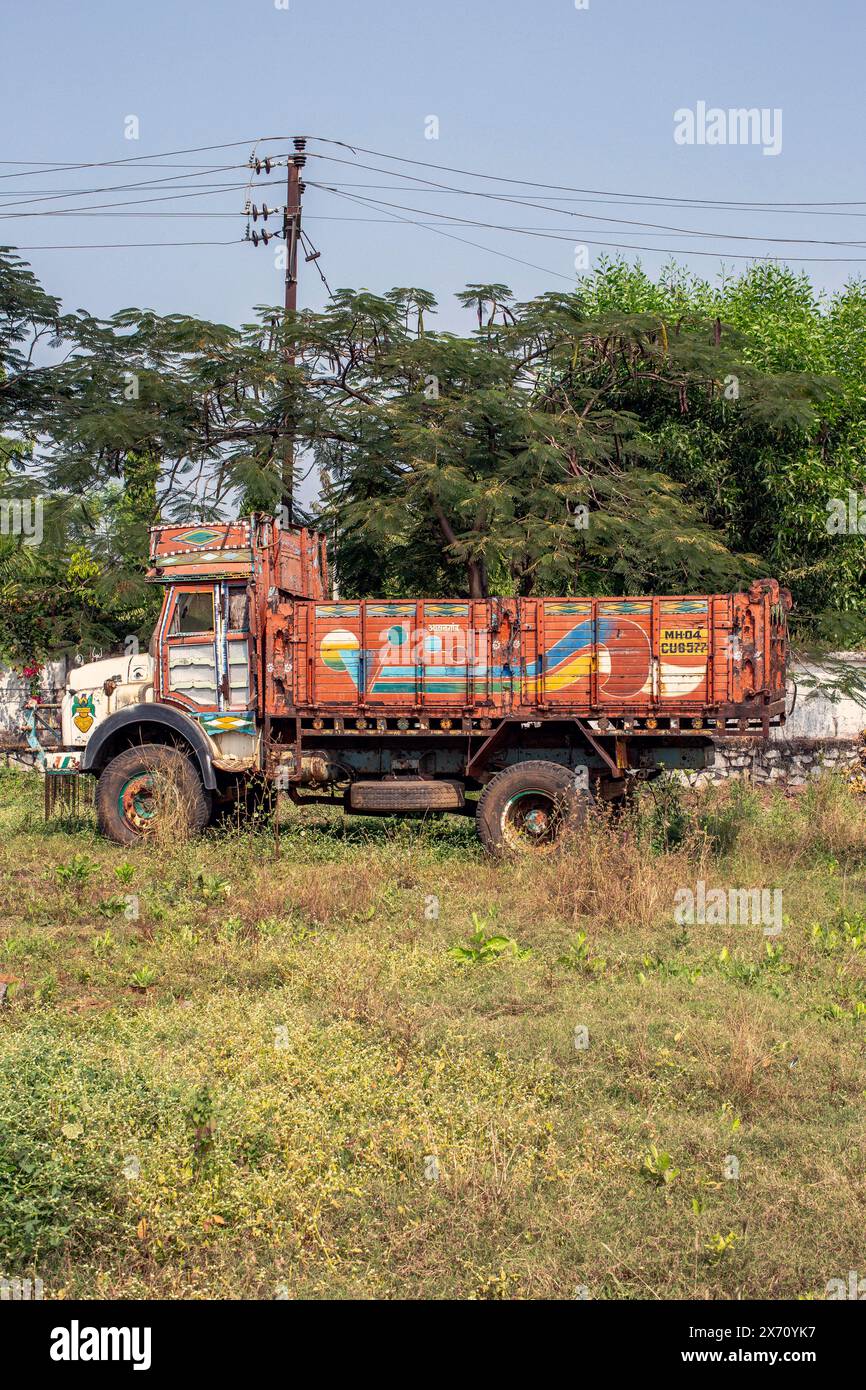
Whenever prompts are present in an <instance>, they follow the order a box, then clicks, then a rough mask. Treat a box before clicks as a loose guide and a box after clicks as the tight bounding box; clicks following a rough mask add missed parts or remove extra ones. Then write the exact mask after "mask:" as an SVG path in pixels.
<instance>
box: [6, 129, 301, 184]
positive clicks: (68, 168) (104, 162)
mask: <svg viewBox="0 0 866 1390" xmlns="http://www.w3.org/2000/svg"><path fill="white" fill-rule="evenodd" d="M288 139H289V136H288V135H259V136H257V137H256V138H255V139H254V140H229V141H228V142H227V143H225V144H222V145H196V146H190V148H189V149H185V150H163V151H161V152H160V153H159V154H136V155H130V156H129V157H128V158H127V159H96V160H85V161H83V162H82V163H78V164H75V163H70V162H68V161H63V160H59V161H58V160H55V161H53V162H52V161H51V160H46V159H28V160H18V159H0V164H25V163H26V164H29V165H36V166H45V165H52V167H51V168H45V167H36V168H34V169H33V171H32V172H33V173H34V174H45V173H48V174H55V173H56V174H64V173H70V172H72V171H73V170H75V169H114V168H117V167H119V166H120V165H123V164H138V163H141V162H142V161H144V160H147V159H171V158H172V157H173V156H174V155H178V154H208V153H210V151H211V150H234V149H238V148H239V147H240V146H242V145H246V146H249V145H252V146H253V147H254V148H255V146H256V145H262V144H266V143H269V142H270V141H272V140H288ZM21 177H22V175H21V174H18V173H16V174H0V178H4V179H14V178H21ZM23 177H26V174H25V175H23Z"/></svg>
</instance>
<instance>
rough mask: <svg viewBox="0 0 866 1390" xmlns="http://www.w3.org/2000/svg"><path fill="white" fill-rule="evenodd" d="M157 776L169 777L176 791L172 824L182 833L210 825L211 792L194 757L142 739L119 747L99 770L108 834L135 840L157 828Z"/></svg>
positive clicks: (101, 817)
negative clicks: (115, 753)
mask: <svg viewBox="0 0 866 1390" xmlns="http://www.w3.org/2000/svg"><path fill="white" fill-rule="evenodd" d="M158 778H164V779H165V782H166V784H167V785H170V786H171V787H172V789H173V791H174V793H175V794H174V795H173V796H172V802H171V811H170V815H171V824H172V828H173V829H174V828H175V827H176V829H177V831H178V834H179V835H180V836H182V835H184V834H185V835H197V834H199V832H200V831H202V830H203V829H204V828H205V826H206V825H207V823H208V820H209V818H210V811H211V796H210V792H208V791H205V789H204V787H203V786H202V783H201V778H200V777H199V775H198V772H197V771H196V769H195V767H194V766H193V764H192V763H191V762H190V760H189V758H187V757H185V756H184V754H183V753H181V752H180V750H179V749H177V748H169V747H166V746H165V745H164V744H159V743H143V744H141V745H138V746H136V747H135V748H125V749H124V750H123V752H122V753H118V755H117V757H116V758H112V760H111V762H110V763H108V764H107V766H106V767H105V768H103V770H102V773H101V774H100V777H99V781H98V782H97V784H96V818H97V821H98V824H99V829H100V831H101V832H102V834H103V835H107V836H108V838H109V839H110V840H115V841H116V842H117V844H119V845H136V844H140V843H141V841H142V840H144V839H146V838H147V836H148V835H150V834H152V833H153V832H154V831H155V830H156V828H157V823H158V812H159V796H158V795H155V794H154V784H155V780H156V779H158Z"/></svg>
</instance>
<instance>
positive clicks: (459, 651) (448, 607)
mask: <svg viewBox="0 0 866 1390" xmlns="http://www.w3.org/2000/svg"><path fill="white" fill-rule="evenodd" d="M418 609H419V612H418V633H419V638H418V641H419V652H418V656H419V666H420V676H421V680H420V686H421V703H422V705H426V706H440V705H453V706H455V707H456V708H457V709H462V708H463V706H464V705H466V704H467V703H468V701H469V667H470V663H471V659H472V648H473V640H472V637H473V634H472V630H471V625H470V612H471V606H470V604H469V603H468V602H459V601H445V600H441V599H426V600H425V601H424V602H423V603H419V605H418Z"/></svg>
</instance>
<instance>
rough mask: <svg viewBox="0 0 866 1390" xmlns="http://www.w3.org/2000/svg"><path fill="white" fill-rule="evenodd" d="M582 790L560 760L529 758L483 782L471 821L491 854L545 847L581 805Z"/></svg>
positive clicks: (583, 799)
mask: <svg viewBox="0 0 866 1390" xmlns="http://www.w3.org/2000/svg"><path fill="white" fill-rule="evenodd" d="M587 801H588V793H587V792H586V791H583V790H581V789H580V788H579V786H578V782H577V779H576V777H575V774H574V772H573V771H572V770H571V769H569V768H567V767H562V766H561V764H560V763H549V762H542V761H541V760H538V761H535V760H530V761H528V762H525V763H517V764H516V765H515V766H514V767H507V768H505V770H504V771H503V772H498V773H497V774H496V776H495V777H494V778H493V779H492V780H491V781H490V782H488V783H487V786H486V787H485V788H484V791H483V792H482V793H481V797H480V798H479V801H478V810H477V812H476V816H475V825H476V829H477V830H478V835H479V837H480V839H481V843H482V844H483V846H484V848H485V849H486V850H488V851H489V852H490V853H491V854H502V853H504V852H508V851H509V850H511V851H520V850H530V849H531V850H543V849H547V848H549V847H550V846H551V845H552V844H553V843H554V841H555V840H556V839H557V838H558V836H559V835H560V834H561V832H562V830H563V829H564V828H565V826H566V825H568V824H573V823H574V822H575V820H577V819H578V818H579V817H580V814H581V812H582V811H583V810H585V807H586V804H587Z"/></svg>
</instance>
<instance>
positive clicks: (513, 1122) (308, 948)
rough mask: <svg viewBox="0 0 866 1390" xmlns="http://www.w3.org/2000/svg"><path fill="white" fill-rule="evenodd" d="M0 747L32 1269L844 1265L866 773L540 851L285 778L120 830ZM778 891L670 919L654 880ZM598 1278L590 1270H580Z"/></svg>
mask: <svg viewBox="0 0 866 1390" xmlns="http://www.w3.org/2000/svg"><path fill="white" fill-rule="evenodd" d="M40 795H41V789H40V787H39V784H38V782H37V781H36V779H35V778H31V777H28V776H27V775H17V776H16V775H14V774H9V773H7V774H3V775H0V981H2V982H4V983H6V984H7V986H8V989H7V991H6V996H5V1002H4V1003H3V1005H2V1007H0V1273H5V1274H7V1275H19V1276H26V1275H28V1274H29V1275H31V1276H32V1275H38V1276H39V1277H41V1278H42V1279H43V1281H44V1284H45V1296H46V1297H57V1296H66V1297H111V1298H115V1297H131V1298H143V1297H156V1298H169V1297H183V1298H212V1297H228V1298H275V1297H286V1296H288V1297H312V1298H357V1297H362V1298H368V1297H374V1298H382V1297H384V1298H403V1297H409V1298H424V1299H427V1298H443V1297H456V1298H460V1299H490V1298H506V1299H526V1298H528V1299H534V1298H547V1297H553V1298H565V1299H572V1298H575V1297H582V1296H586V1295H587V1294H588V1296H589V1297H591V1298H614V1299H621V1298H653V1299H672V1298H685V1297H697V1298H707V1299H717V1298H719V1299H729V1298H742V1297H757V1298H823V1297H825V1289H826V1284H827V1281H828V1280H830V1279H832V1278H843V1277H847V1272H848V1271H849V1270H850V1269H855V1270H858V1269H859V1271H860V1273H861V1275H863V1274H866V1247H864V1237H863V1231H864V1228H866V1162H864V1138H866V1133H864V1106H866V1065H864V1063H866V805H864V802H863V800H862V799H858V798H856V797H854V796H852V795H851V794H850V793H849V791H848V790H847V789H846V788H845V787H844V786H842V785H840V784H839V783H836V782H834V781H832V780H830V779H828V780H826V781H822V782H820V783H817V784H816V785H815V786H813V787H812V788H810V790H809V791H808V792H807V793H806V794H805V795H803V796H801V797H799V798H796V799H792V800H786V799H784V798H783V797H782V796H780V795H779V796H776V797H775V798H770V797H766V796H765V797H762V798H759V797H758V796H757V794H755V793H752V792H749V791H746V790H742V789H739V788H733V789H728V790H726V791H724V792H716V793H712V794H710V793H703V794H701V795H700V796H699V795H698V794H696V793H692V792H686V793H684V794H682V795H675V794H673V793H671V792H667V791H665V790H664V789H660V790H659V789H657V790H656V795H655V798H650V799H648V800H647V802H646V803H645V804H644V805H643V808H642V809H639V810H638V811H637V812H635V813H634V814H633V815H632V814H630V815H628V816H626V817H623V818H620V819H619V820H618V821H610V820H609V819H605V818H599V819H598V820H597V821H595V820H593V821H591V822H590V824H589V825H588V826H586V827H585V829H584V830H583V831H581V832H580V833H579V834H578V835H577V836H575V838H574V839H573V840H572V842H571V843H569V844H568V845H566V846H565V847H564V848H563V849H562V850H561V851H558V852H557V853H555V854H553V855H551V856H550V857H546V858H541V859H537V860H534V861H528V860H525V859H520V860H518V861H512V862H509V863H498V864H497V863H492V862H489V861H487V860H485V859H484V858H483V856H482V854H481V851H480V849H479V848H478V846H477V843H476V841H475V837H474V832H473V828H472V825H471V822H469V821H465V822H464V821H460V820H456V819H455V820H450V819H445V820H443V821H439V822H432V823H429V824H424V823H422V822H418V821H409V822H396V821H376V820H359V819H344V818H342V816H339V815H336V814H335V815H333V816H331V815H330V813H327V812H320V811H316V812H313V811H310V810H308V811H305V812H303V813H299V812H292V813H291V814H290V816H289V817H288V818H287V821H286V823H285V825H284V828H283V832H282V837H281V857H280V859H279V861H277V860H275V856H274V839H273V835H272V833H271V832H270V830H269V829H268V828H267V827H264V826H263V827H259V828H258V829H255V828H254V829H253V830H252V831H249V830H244V831H240V830H239V829H237V828H231V827H229V828H222V829H218V830H213V831H210V832H209V833H208V835H207V836H206V837H205V838H204V839H203V840H200V841H197V842H191V843H186V844H183V843H181V844H177V843H175V844H153V845H150V846H147V847H143V848H141V849H136V850H123V849H121V848H119V847H118V846H115V845H112V844H109V843H106V842H104V841H102V840H100V839H99V838H98V836H97V835H96V834H95V831H94V828H93V825H92V823H91V822H90V820H89V819H87V818H84V819H81V820H79V821H78V822H77V823H76V824H75V825H73V826H67V827H63V826H61V825H59V824H57V823H51V824H49V825H48V826H47V827H46V826H45V825H44V824H43V823H42V819H41V803H40ZM699 880H702V881H704V882H705V883H706V884H707V885H708V887H709V886H722V887H724V888H726V889H727V888H730V887H737V888H740V887H753V886H766V887H769V888H778V889H780V890H781V891H782V894H783V899H782V901H783V908H784V925H783V929H782V932H781V934H780V935H778V936H776V937H768V936H766V935H765V934H764V930H763V928H762V926H761V924H760V923H759V924H755V925H752V924H745V925H714V926H710V925H700V924H695V925H681V924H678V923H677V922H675V920H674V895H675V893H676V892H677V890H678V889H679V888H682V887H689V886H691V887H694V886H695V885H696V883H697V882H698V881H699ZM584 1291H585V1292H584Z"/></svg>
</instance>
